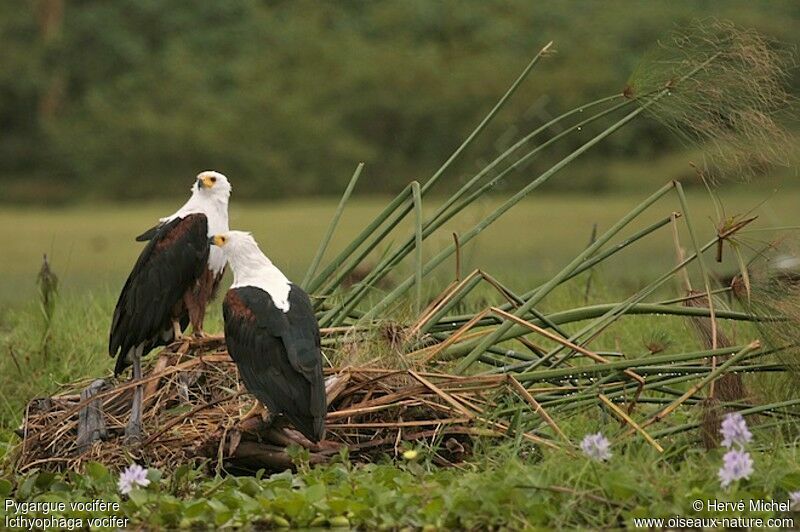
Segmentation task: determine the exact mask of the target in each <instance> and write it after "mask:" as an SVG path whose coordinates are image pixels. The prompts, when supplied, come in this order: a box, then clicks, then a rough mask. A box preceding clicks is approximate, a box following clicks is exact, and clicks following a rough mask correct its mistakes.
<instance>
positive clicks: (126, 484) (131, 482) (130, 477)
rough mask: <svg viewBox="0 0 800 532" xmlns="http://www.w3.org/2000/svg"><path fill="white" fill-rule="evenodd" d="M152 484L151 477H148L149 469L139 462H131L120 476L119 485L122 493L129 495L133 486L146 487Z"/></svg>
mask: <svg viewBox="0 0 800 532" xmlns="http://www.w3.org/2000/svg"><path fill="white" fill-rule="evenodd" d="M148 484H150V479H149V478H147V469H145V468H143V467H142V466H140V465H139V464H131V465H130V466H128V469H126V470H125V471H123V472H122V474H121V475H120V476H119V482H117V487H118V488H119V491H120V493H122V494H123V495H127V494H128V493H130V492H131V490H132V489H133V488H136V487H140V486H141V487H145V486H147V485H148Z"/></svg>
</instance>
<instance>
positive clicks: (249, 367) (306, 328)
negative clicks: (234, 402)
mask: <svg viewBox="0 0 800 532" xmlns="http://www.w3.org/2000/svg"><path fill="white" fill-rule="evenodd" d="M211 242H212V243H213V244H214V246H216V247H219V248H220V249H222V251H223V252H224V253H225V257H226V258H227V260H228V264H229V265H230V267H231V269H232V270H233V284H232V285H231V288H230V290H228V293H227V294H226V295H225V300H224V301H223V303H222V313H223V316H224V318H225V341H226V343H227V345H228V353H229V354H230V356H231V358H232V359H233V360H234V362H236V365H237V366H238V368H239V374H240V375H241V377H242V381H243V382H244V385H245V387H246V388H247V389H248V390H249V391H250V393H252V394H253V395H254V396H255V397H256V399H258V400H259V401H260V402H261V403H262V404H264V406H266V407H267V410H268V411H269V413H270V415H272V416H277V415H282V416H285V417H286V418H287V419H288V420H289V421H290V422H291V423H292V425H294V427H295V428H297V429H298V430H299V431H300V432H301V433H302V434H303V435H304V436H305V437H306V438H308V439H309V440H311V441H315V442H317V441H320V440H321V439H322V437H323V434H324V431H325V412H326V410H327V401H326V397H325V381H324V378H323V376H322V354H321V352H320V337H319V325H318V323H317V318H316V316H315V315H314V308H313V307H312V306H311V300H310V299H309V297H308V294H306V293H305V292H304V291H303V289H302V288H300V287H299V286H297V285H295V284H293V283H292V282H290V281H289V279H287V278H286V276H285V275H284V274H283V273H282V272H281V271H280V270H279V269H278V268H277V267H276V266H275V265H274V264H272V262H271V261H270V260H269V259H268V258H267V257H266V256H265V255H264V253H262V252H261V249H259V247H258V244H257V243H256V241H255V239H254V238H253V237H252V236H251V235H250V233H245V232H242V231H230V232H227V233H222V234H218V235H215V236H214V237H212V239H211Z"/></svg>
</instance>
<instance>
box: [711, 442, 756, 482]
mask: <svg viewBox="0 0 800 532" xmlns="http://www.w3.org/2000/svg"><path fill="white" fill-rule="evenodd" d="M722 460H723V462H724V464H723V466H722V467H721V468H720V470H719V481H720V484H721V485H722V487H723V488H727V487H728V486H729V485H730V484H731V482H733V481H735V480H740V479H743V478H750V475H752V474H753V459H752V458H750V453H748V452H747V451H743V450H741V449H733V450H730V451H728V452H727V453H725V456H723V457H722Z"/></svg>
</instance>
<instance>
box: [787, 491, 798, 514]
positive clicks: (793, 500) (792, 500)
mask: <svg viewBox="0 0 800 532" xmlns="http://www.w3.org/2000/svg"><path fill="white" fill-rule="evenodd" d="M789 505H790V508H791V509H792V510H796V511H799V512H800V490H798V491H793V492H791V493H790V494H789Z"/></svg>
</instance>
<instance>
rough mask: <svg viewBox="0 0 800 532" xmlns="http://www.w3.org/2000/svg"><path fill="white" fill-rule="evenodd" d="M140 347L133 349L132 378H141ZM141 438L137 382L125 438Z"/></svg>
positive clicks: (139, 394) (127, 439)
mask: <svg viewBox="0 0 800 532" xmlns="http://www.w3.org/2000/svg"><path fill="white" fill-rule="evenodd" d="M142 349H143V346H139V347H137V348H136V349H134V351H133V356H132V358H133V360H132V361H131V362H132V363H133V380H134V381H137V382H138V381H141V380H142ZM141 438H142V384H141V383H138V384H137V385H136V387H135V388H134V389H133V403H132V404H131V417H130V419H129V420H128V425H127V426H126V427H125V440H126V441H127V442H128V443H136V442H138V441H140V440H141Z"/></svg>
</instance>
